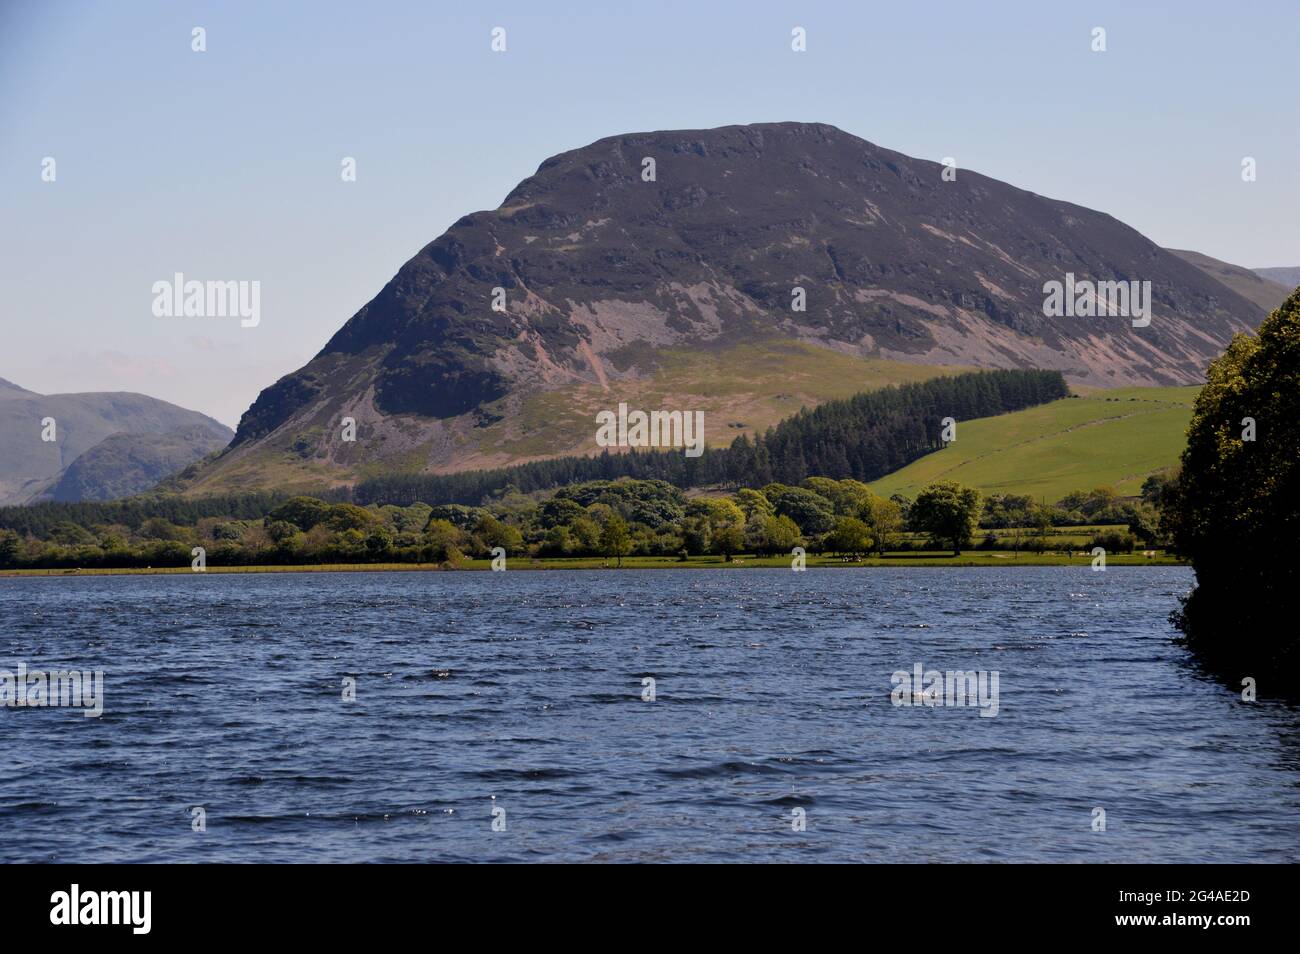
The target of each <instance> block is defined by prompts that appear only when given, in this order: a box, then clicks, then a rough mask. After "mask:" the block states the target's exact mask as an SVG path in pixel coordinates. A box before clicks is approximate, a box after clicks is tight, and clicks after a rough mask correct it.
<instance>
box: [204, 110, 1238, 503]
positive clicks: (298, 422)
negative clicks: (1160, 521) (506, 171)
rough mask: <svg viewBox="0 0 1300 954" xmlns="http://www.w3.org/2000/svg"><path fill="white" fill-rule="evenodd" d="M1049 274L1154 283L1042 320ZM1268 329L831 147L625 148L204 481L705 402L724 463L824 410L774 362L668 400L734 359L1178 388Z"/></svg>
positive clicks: (1208, 285) (478, 226) (381, 315)
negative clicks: (1119, 311) (348, 421)
mask: <svg viewBox="0 0 1300 954" xmlns="http://www.w3.org/2000/svg"><path fill="white" fill-rule="evenodd" d="M1067 275H1069V276H1071V277H1073V276H1077V277H1078V278H1080V279H1085V280H1101V281H1110V280H1114V281H1149V282H1150V283H1151V285H1150V286H1149V287H1150V290H1151V296H1152V297H1151V304H1152V312H1153V314H1152V321H1151V323H1150V325H1149V326H1147V327H1144V328H1140V329H1139V328H1134V327H1133V326H1132V324H1131V322H1130V321H1128V320H1127V319H1126V318H1123V317H1118V316H1117V317H1109V318H1075V317H1062V316H1055V317H1054V316H1050V315H1048V314H1045V311H1046V309H1045V307H1044V286H1045V283H1048V282H1052V281H1057V282H1060V281H1063V280H1065V279H1066V276H1067ZM796 289H799V290H800V291H799V292H798V293H797V292H796ZM800 297H801V298H802V301H800ZM800 303H802V304H803V305H804V307H803V308H802V309H800V307H799V304H800ZM1071 315H1073V312H1071ZM1262 317H1263V315H1262V313H1261V311H1260V309H1259V307H1258V306H1257V305H1255V304H1252V303H1251V302H1250V301H1247V300H1246V299H1245V298H1243V297H1242V296H1240V295H1238V294H1237V293H1236V292H1234V291H1232V290H1231V289H1229V288H1228V287H1226V286H1225V285H1224V284H1222V283H1221V282H1219V281H1217V280H1216V279H1215V278H1213V277H1212V276H1211V275H1209V274H1207V273H1206V272H1205V271H1203V270H1201V269H1200V268H1198V267H1196V266H1195V265H1193V264H1190V263H1188V262H1187V261H1184V260H1182V259H1181V258H1179V257H1177V256H1175V255H1172V254H1170V253H1169V252H1167V251H1165V250H1163V249H1161V248H1159V247H1158V246H1157V245H1155V243H1153V242H1151V241H1150V240H1149V239H1147V238H1145V237H1144V236H1142V235H1141V234H1139V233H1138V232H1136V231H1135V230H1133V229H1131V228H1129V227H1128V226H1126V225H1124V224H1123V223H1121V222H1119V221H1117V220H1116V219H1114V218H1113V217H1111V216H1109V215H1106V214H1104V213H1101V212H1096V211H1093V210H1090V209H1086V208H1083V207H1081V206H1077V205H1072V204H1070V203H1067V202H1060V201H1056V200H1052V199H1047V198H1044V197H1042V196H1039V195H1035V194H1033V193H1030V192H1026V191H1024V190H1021V189H1017V188H1015V187H1013V186H1010V185H1007V184H1006V183H1002V182H999V181H997V180H995V179H991V178H989V177H987V176H983V175H980V174H978V173H974V172H970V171H968V170H963V169H958V170H956V174H955V176H954V175H952V174H951V172H949V173H948V174H947V175H945V167H944V166H943V165H941V164H939V163H935V162H931V161H928V160H922V159H915V158H912V157H909V156H905V155H903V154H902V153H897V152H893V151H890V150H888V149H885V148H882V147H880V146H877V145H874V144H872V143H870V142H867V141H866V140H864V139H860V138H858V137H856V136H853V135H850V134H848V133H846V132H843V131H842V130H840V129H837V128H836V127H834V126H830V125H826V124H822V123H758V124H754V125H746V126H725V127H721V128H718V129H702V130H667V131H658V132H641V133H627V134H623V135H619V136H611V137H607V138H604V139H600V140H598V141H596V142H594V143H591V144H590V145H587V146H583V147H581V148H579V149H575V150H571V151H568V152H564V153H561V154H559V155H557V156H553V157H552V158H550V159H547V160H546V161H544V162H543V163H541V165H540V166H539V167H538V170H537V172H536V173H535V174H534V175H532V176H530V177H529V178H527V179H525V180H524V181H523V182H521V183H520V184H519V185H518V186H517V187H516V188H515V189H513V190H512V191H511V192H510V194H509V195H508V196H507V197H506V199H505V201H504V202H503V203H502V205H501V206H500V207H499V208H497V209H494V210H489V211H483V212H476V213H472V214H470V215H466V216H465V217H464V218H462V219H460V220H459V221H458V222H456V223H455V224H454V225H453V226H452V227H451V228H450V229H448V230H447V232H446V233H444V234H443V235H442V236H440V237H439V238H437V239H435V240H434V241H433V242H431V243H429V244H428V245H426V246H425V247H424V248H423V249H421V250H420V251H419V252H418V253H417V254H416V255H415V256H414V257H413V258H412V259H411V260H410V261H408V262H407V263H406V264H405V265H404V266H403V267H402V268H401V269H400V270H399V271H398V273H397V274H396V276H394V278H393V279H392V280H391V281H390V282H389V283H388V284H387V285H386V286H385V287H384V288H383V289H382V290H381V291H380V292H379V294H378V295H376V296H375V298H374V299H372V300H371V301H370V302H369V303H368V304H366V305H365V306H364V307H363V308H362V309H361V310H360V311H359V312H357V314H356V315H354V316H353V317H352V318H351V320H349V321H348V322H347V323H346V324H345V325H344V326H343V327H342V328H341V329H340V330H339V331H338V332H337V333H336V334H335V335H334V337H333V338H331V339H330V341H329V342H328V343H327V344H326V346H325V348H324V349H323V350H322V351H321V353H320V354H319V355H317V357H316V358H315V359H313V361H312V362H311V363H309V364H308V365H307V366H306V367H304V368H303V369H301V370H300V371H298V372H295V373H293V374H291V375H288V376H286V377H285V378H282V379H281V380H280V381H278V382H276V384H275V385H273V386H272V387H270V388H268V389H267V390H266V391H264V392H263V393H262V394H261V395H260V396H259V397H258V399H257V401H256V402H255V403H254V404H253V406H252V407H251V408H250V409H249V411H248V412H247V413H246V414H245V415H244V418H243V419H242V420H241V422H240V427H239V431H238V433H237V436H236V439H235V442H234V443H233V445H232V449H231V451H230V452H229V453H228V454H227V455H226V457H225V458H223V460H222V461H218V464H217V470H221V469H223V468H226V467H230V466H232V465H234V464H235V463H236V462H238V461H244V462H243V463H240V464H239V465H238V467H237V468H236V469H237V470H238V471H239V472H240V473H242V474H250V475H252V476H251V477H250V480H251V481H252V482H256V481H257V480H258V479H259V478H258V477H257V476H256V475H257V473H258V472H259V467H260V465H256V464H255V463H254V462H252V461H251V460H245V458H247V457H249V456H250V455H251V456H252V457H256V456H257V455H258V454H259V453H276V454H280V455H281V456H283V455H284V454H285V453H288V454H290V456H291V458H293V457H294V456H295V455H296V458H297V462H296V463H295V465H294V466H295V467H297V468H298V469H299V472H300V473H302V474H303V475H304V476H306V475H307V474H308V473H315V474H317V475H320V474H322V473H324V474H329V475H333V476H332V478H331V479H335V480H339V481H348V480H351V479H353V477H354V476H355V474H356V473H357V468H359V467H366V468H369V469H372V470H373V469H374V468H375V467H376V466H379V467H396V468H399V469H416V470H436V471H444V470H456V469H461V468H464V467H471V466H487V465H494V464H499V463H509V462H512V461H514V460H518V459H525V458H527V457H530V456H546V455H548V454H557V453H564V452H575V451H576V452H584V451H586V452H593V451H594V450H595V448H594V446H588V445H590V444H591V440H592V438H591V435H590V434H588V433H586V432H587V431H589V430H590V428H589V427H588V426H587V424H588V423H589V418H588V416H587V415H588V411H589V409H590V408H591V407H592V406H593V401H596V402H598V401H599V400H606V401H608V400H610V399H611V398H612V397H614V396H616V395H619V394H626V395H629V396H630V397H632V398H637V397H640V398H641V399H642V400H643V402H645V403H647V404H649V403H652V402H660V403H662V402H665V401H671V402H675V403H673V404H672V406H676V407H681V408H687V407H694V406H699V405H700V404H701V403H705V404H707V405H708V406H709V407H711V408H716V409H717V411H718V413H723V414H730V415H732V418H733V419H732V420H730V421H728V422H725V423H724V424H722V425H720V426H721V427H724V428H729V429H730V430H724V431H721V432H718V431H715V432H714V433H712V434H710V435H709V439H710V440H713V441H717V440H724V439H725V440H730V438H731V437H733V436H735V434H737V433H744V432H747V431H753V430H754V429H756V428H758V427H760V426H763V425H764V424H765V423H770V422H771V415H770V414H767V412H766V411H762V412H760V411H756V410H754V408H755V406H756V404H755V402H757V403H759V404H762V405H763V407H764V408H767V409H768V410H770V409H772V408H775V407H777V406H778V405H779V404H780V402H781V401H787V402H788V401H789V400H794V395H793V394H792V392H797V394H798V399H799V400H802V401H805V402H806V403H817V402H818V401H820V400H824V399H825V397H826V396H827V394H830V393H834V392H833V391H832V390H830V383H829V382H825V381H813V382H811V383H809V384H808V385H807V387H806V388H804V389H803V390H801V389H800V388H796V387H793V386H792V382H791V381H790V380H788V379H787V378H784V377H783V375H782V373H781V370H780V367H779V364H777V365H776V366H774V372H775V373H773V374H770V375H769V376H768V377H767V378H766V379H763V380H756V381H753V382H751V384H750V385H749V387H750V388H751V391H750V395H751V398H752V400H751V399H750V398H743V399H742V398H737V399H736V400H735V401H733V402H732V403H731V404H730V405H728V404H726V402H720V401H718V400H713V399H712V398H710V397H709V394H708V392H709V390H710V385H709V382H708V381H703V380H685V381H683V380H676V379H672V370H673V367H674V366H675V365H680V364H682V363H683V362H685V363H687V364H691V363H692V362H693V363H694V364H693V365H692V366H694V367H699V366H700V362H702V361H713V362H714V364H715V365H716V364H718V363H719V362H720V363H722V364H724V365H725V364H726V363H727V362H728V361H729V360H730V358H729V357H728V356H734V355H735V354H737V353H738V351H737V349H740V348H751V349H752V348H754V347H758V348H759V350H760V351H761V352H762V353H763V354H765V355H770V354H774V353H777V352H780V353H784V354H793V353H794V351H792V350H791V349H800V348H802V349H812V350H811V352H799V353H800V354H808V353H813V354H820V355H822V356H823V357H822V359H821V363H822V364H824V365H825V366H826V367H836V368H840V364H839V363H837V362H839V361H840V360H841V359H845V358H846V356H848V358H851V359H853V360H857V361H859V362H871V361H876V362H880V361H888V362H895V363H901V364H904V365H907V366H909V367H918V366H919V367H920V368H926V367H929V368H935V367H936V366H941V365H942V366H953V365H956V366H966V367H969V366H979V367H1042V368H1049V369H1059V370H1061V371H1063V372H1065V373H1066V374H1067V376H1068V377H1069V378H1070V379H1071V380H1074V381H1076V382H1081V383H1087V384H1093V385H1103V386H1104V385H1111V386H1115V385H1124V384H1129V385H1137V384H1186V383H1193V382H1196V381H1199V380H1200V379H1201V375H1202V373H1203V369H1204V366H1205V364H1206V363H1207V362H1208V360H1209V359H1210V358H1211V357H1212V356H1214V355H1215V354H1217V352H1218V350H1219V348H1220V347H1221V346H1222V345H1223V344H1224V343H1226V341H1227V340H1228V339H1229V338H1230V337H1231V335H1232V334H1233V333H1234V332H1236V331H1240V330H1246V329H1249V328H1251V327H1253V326H1255V325H1257V324H1258V322H1259V320H1260V319H1261V318H1262ZM773 349H777V350H776V351H773ZM780 349H785V350H784V351H781V350H780ZM751 357H752V355H751ZM792 360H793V359H792ZM855 367H856V366H855ZM841 371H842V369H841ZM716 373H717V371H716V369H715V370H713V371H710V372H709V374H716ZM809 374H810V375H811V377H812V378H814V379H815V378H817V373H816V371H815V369H814V370H812V371H810V372H809ZM850 376H851V374H850ZM841 379H842V373H841ZM870 381H871V379H870V376H869V375H867V374H865V373H864V374H863V377H862V379H861V384H862V386H863V387H865V386H868V385H869V384H870ZM783 395H784V397H782V396H783ZM710 402H711V403H710ZM764 402H766V403H764ZM655 406H658V405H655ZM797 406H798V405H796V406H795V407H794V408H793V409H794V410H797ZM343 416H350V417H352V418H353V419H354V420H356V421H357V423H358V427H359V434H358V439H357V442H355V443H344V442H341V441H340V440H339V439H338V436H337V431H338V424H337V422H338V420H339V419H340V418H341V417H343ZM560 420H568V421H570V422H571V424H572V426H571V427H560V426H559V425H558V424H557V423H556V422H557V421H560ZM579 422H581V424H580V423H579ZM363 435H364V436H363ZM539 435H546V436H545V439H539Z"/></svg>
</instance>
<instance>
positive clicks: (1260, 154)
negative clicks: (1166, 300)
mask: <svg viewBox="0 0 1300 954" xmlns="http://www.w3.org/2000/svg"><path fill="white" fill-rule="evenodd" d="M196 26H201V27H203V28H205V29H206V31H207V51H206V52H204V53H195V52H193V51H192V50H191V48H190V46H191V30H192V28H193V27H196ZM495 26H502V27H505V28H506V31H507V46H508V49H507V51H506V52H505V53H493V52H492V51H491V49H490V31H491V30H492V28H493V27H495ZM794 26H802V27H804V28H805V29H806V30H807V35H808V51H807V52H806V53H801V54H797V53H794V52H792V51H791V50H790V31H791V29H792V28H793V27H794ZM1097 26H1101V27H1104V28H1105V29H1106V31H1107V50H1106V52H1105V53H1094V52H1092V51H1091V49H1090V39H1091V38H1090V34H1091V31H1092V29H1093V28H1094V27H1097ZM1298 28H1300V3H1296V2H1294V0H1289V2H1259V3H1253V4H1250V5H1249V6H1246V5H1239V4H1229V3H1221V4H1211V3H1195V2H1191V3H1188V2H1183V3H1179V2H1174V0H1169V2H1163V3H1157V2H1132V0H1130V2H1124V3H1057V2H1043V0H1037V2H1025V3H1020V2H1005V3H998V2H988V3H971V2H952V3H946V2H927V3H897V2H895V3H875V2H842V3H832V2H826V3H815V2H814V3H764V2H747V3H705V2H695V3H677V2H659V0H656V2H654V3H645V4H631V3H615V2H610V0H606V2H603V3H591V4H568V3H564V2H550V0H548V2H545V3H541V2H532V3H486V4H450V3H439V2H434V0H424V2H419V3H406V2H390V3H386V2H381V0H372V2H368V3H331V2H322V3H295V2H284V0H279V2H273V3H251V2H249V3H246V2H220V3H215V2H214V3H184V2H119V3H109V2H100V3H84V2H65V0H44V2H39V0H30V2H18V0H0V222H3V225H4V227H3V228H0V302H2V303H3V309H4V311H3V322H4V327H3V331H4V335H3V347H2V348H0V377H4V378H7V379H9V380H12V381H14V382H15V383H17V384H20V385H22V386H24V387H27V388H31V389H33V390H38V391H43V392H47V393H48V392H55V391H86V390H132V391H142V392H145V393H148V394H152V395H155V396H157V397H162V398H165V399H167V400H170V401H173V402H175V403H177V404H180V405H183V406H186V407H191V408H195V409H197V410H201V411H205V412H207V413H209V414H212V415H213V416H215V417H217V418H218V419H220V420H222V421H224V422H226V423H228V424H231V425H233V424H235V423H236V421H237V420H238V417H239V415H240V413H242V412H243V410H244V409H245V408H247V406H248V404H249V403H250V402H251V401H252V400H253V398H254V397H256V395H257V392H258V391H259V390H260V389H261V388H262V387H265V386H266V385H269V384H270V383H272V382H273V381H274V380H275V379H276V378H277V377H279V376H280V375H282V374H285V373H287V372H289V371H291V370H294V369H295V368H297V367H299V366H301V365H302V364H303V363H305V362H306V361H307V360H308V359H310V358H311V356H312V355H314V354H315V353H316V352H317V351H318V350H319V349H320V347H321V346H322V345H323V344H324V342H325V341H326V340H327V339H328V338H329V337H330V335H331V334H333V332H334V331H335V330H337V329H338V327H340V326H341V325H342V324H343V322H344V321H346V320H347V319H348V318H349V317H350V316H351V315H352V314H353V313H354V312H355V311H356V310H357V309H358V308H359V307H360V306H361V305H363V304H364V303H365V302H366V301H368V300H369V299H370V297H372V296H373V295H374V294H375V293H376V292H377V291H378V290H379V289H380V288H381V287H382V286H383V284H384V283H385V282H386V281H387V280H388V279H389V278H390V277H391V276H392V275H393V273H394V272H396V270H397V269H398V268H399V267H400V266H401V265H402V263H403V262H405V261H406V260H407V259H408V258H409V257H410V256H411V255H412V254H414V253H415V252H416V251H417V250H418V249H419V248H420V247H422V246H423V245H424V244H425V243H427V242H428V241H430V240H432V239H433V238H435V237H436V236H437V235H439V234H440V233H441V232H443V231H444V230H445V229H446V228H447V227H448V226H449V225H450V224H451V223H452V222H454V221H455V220H456V219H458V218H459V217H460V216H462V215H464V214H466V213H467V212H471V211H475V210H478V209H489V208H494V207H496V206H497V205H498V204H500V202H501V200H502V199H503V198H504V197H505V196H506V194H507V193H508V192H509V191H510V189H511V188H512V187H513V186H514V185H515V184H516V183H517V182H518V181H519V180H520V179H523V178H524V177H526V176H528V175H530V174H531V173H532V172H533V171H535V169H536V168H537V166H538V165H539V164H540V163H541V162H542V160H544V159H545V158H546V157H548V156H551V155H553V154H555V153H557V152H562V151H564V150H566V149H572V148H576V147H578V146H581V145H584V144H586V143H588V142H591V141H592V140H595V139H599V138H601V137H603V136H609V135H614V134H616V133H623V132H632V131H637V130H645V129H670V128H699V127H710V126H721V125H727V124H731V123H746V122H766V121H779V120H802V121H818V122H827V123H832V124H834V125H836V126H839V127H840V128H841V129H844V130H846V131H848V132H851V133H853V134H855V135H858V136H862V137H863V138H865V139H869V140H871V141H873V142H876V143H878V144H880V145H882V146H886V147H888V148H891V149H897V150H900V151H902V152H905V153H908V154H910V155H915V156H921V157H925V158H930V159H939V158H941V157H943V156H954V157H956V159H957V161H958V164H959V165H960V166H961V167H962V168H968V169H975V170H978V171H980V172H983V173H986V174H988V175H992V176H995V177H996V178H999V179H1002V180H1005V181H1007V182H1010V183H1012V184H1014V185H1017V186H1020V187H1022V188H1026V189H1031V190H1033V191H1035V192H1039V193H1042V194H1044V195H1049V196H1053V197H1056V198H1062V199H1067V200H1069V201H1072V202H1077V203H1079V204H1082V205H1086V206H1090V207H1092V208H1096V209H1100V210H1103V211H1105V212H1108V213H1110V214H1112V215H1114V216H1115V217H1116V218H1119V219H1121V220H1123V221H1125V222H1127V223H1128V224H1130V225H1132V226H1134V227H1135V228H1137V229H1139V230H1140V231H1142V232H1143V233H1145V234H1146V235H1148V236H1149V237H1151V238H1152V239H1153V240H1155V241H1156V242H1159V243H1160V244H1162V245H1168V246H1173V247H1179V248H1193V249H1197V250H1199V251H1202V252H1205V253H1207V254H1209V255H1213V256H1216V257H1219V258H1223V259H1226V260H1228V261H1231V262H1235V263H1237V264H1242V265H1247V266H1251V267H1259V266H1266V265H1300V229H1297V228H1296V218H1297V215H1296V213H1297V211H1300V176H1298V175H1297V170H1296V163H1297V160H1298V159H1300V121H1298V120H1300V84H1297V83H1296V78H1295V66H1294V64H1295V57H1296V50H1295V43H1296V40H1297V37H1298V36H1300V29H1298ZM47 156H50V157H54V159H55V161H56V163H57V179H56V181H55V182H53V183H47V182H42V181H41V162H42V159H43V158H44V157H47ZM344 156H352V157H355V158H356V160H357V181H356V182H354V183H344V182H342V181H341V179H340V176H339V169H340V162H341V160H342V158H343V157H344ZM1244 156H1252V157H1254V158H1255V159H1256V161H1257V167H1258V179H1257V181H1255V182H1251V183H1243V182H1242V180H1241V175H1240V168H1241V160H1242V157H1244ZM176 271H181V272H184V273H185V274H186V275H187V276H191V277H196V278H201V279H235V280H249V281H251V280H258V281H260V282H261V283H262V319H261V323H260V324H259V325H258V326H257V327H256V328H241V327H240V324H239V322H238V321H237V320H210V319H187V320H176V321H167V320H160V319H158V318H155V317H154V316H153V315H152V313H151V308H150V306H151V303H152V293H151V288H152V285H153V283H154V282H155V281H158V280H162V279H169V278H170V276H171V275H172V274H173V273H174V272H176Z"/></svg>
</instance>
